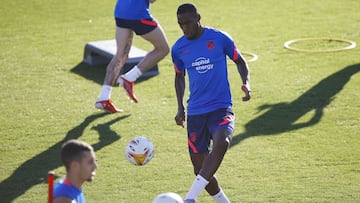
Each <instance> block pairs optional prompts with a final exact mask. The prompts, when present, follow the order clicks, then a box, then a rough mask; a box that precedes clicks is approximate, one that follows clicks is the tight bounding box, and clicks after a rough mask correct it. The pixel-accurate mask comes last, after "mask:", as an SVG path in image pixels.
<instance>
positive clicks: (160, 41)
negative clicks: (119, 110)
mask: <svg viewBox="0 0 360 203" xmlns="http://www.w3.org/2000/svg"><path fill="white" fill-rule="evenodd" d="M141 37H143V38H144V39H145V40H147V41H149V42H150V43H151V44H152V45H153V46H154V49H153V50H152V51H150V52H149V53H147V55H146V56H145V57H144V58H143V59H142V60H141V61H140V62H139V63H138V64H137V65H136V66H135V67H134V68H132V69H131V70H130V71H129V72H127V73H126V74H125V75H121V76H120V77H119V79H118V83H119V85H122V86H123V87H124V89H125V91H126V92H127V94H128V95H129V97H130V98H131V99H132V100H133V101H134V102H137V98H136V96H135V94H134V90H133V87H134V82H135V81H136V79H137V78H139V77H140V76H141V75H142V74H143V73H144V72H146V71H148V70H149V69H151V68H152V67H154V66H155V65H156V64H157V63H158V62H159V61H160V60H161V59H163V58H164V57H165V56H166V55H167V54H168V53H169V50H170V48H169V44H168V42H167V39H166V36H165V33H164V31H163V30H162V28H161V26H160V25H158V26H157V27H156V28H155V29H154V30H152V31H150V32H149V33H146V34H144V35H141Z"/></svg>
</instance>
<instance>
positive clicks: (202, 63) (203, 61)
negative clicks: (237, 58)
mask: <svg viewBox="0 0 360 203" xmlns="http://www.w3.org/2000/svg"><path fill="white" fill-rule="evenodd" d="M191 65H192V67H194V68H195V69H196V71H197V72H198V73H206V72H207V71H208V70H211V69H213V67H214V64H212V63H211V62H210V58H205V57H199V58H197V59H195V62H193V63H191Z"/></svg>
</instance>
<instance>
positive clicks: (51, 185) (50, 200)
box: [48, 171, 55, 203]
mask: <svg viewBox="0 0 360 203" xmlns="http://www.w3.org/2000/svg"><path fill="white" fill-rule="evenodd" d="M54 177H55V173H54V171H49V172H48V203H54V180H55V178H54Z"/></svg>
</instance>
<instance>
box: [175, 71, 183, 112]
mask: <svg viewBox="0 0 360 203" xmlns="http://www.w3.org/2000/svg"><path fill="white" fill-rule="evenodd" d="M175 92H176V98H177V103H178V110H184V109H185V107H184V104H183V99H184V93H185V76H184V73H176V75H175Z"/></svg>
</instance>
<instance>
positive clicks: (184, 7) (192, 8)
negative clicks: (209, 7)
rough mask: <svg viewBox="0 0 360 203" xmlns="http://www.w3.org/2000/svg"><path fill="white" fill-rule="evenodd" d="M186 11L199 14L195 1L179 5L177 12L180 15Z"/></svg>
mask: <svg viewBox="0 0 360 203" xmlns="http://www.w3.org/2000/svg"><path fill="white" fill-rule="evenodd" d="M184 13H191V14H195V15H197V14H198V11H197V8H196V6H195V4H193V3H185V4H181V5H180V6H179V7H178V10H177V12H176V14H177V15H179V14H184Z"/></svg>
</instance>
